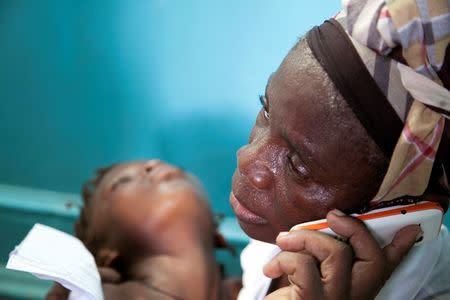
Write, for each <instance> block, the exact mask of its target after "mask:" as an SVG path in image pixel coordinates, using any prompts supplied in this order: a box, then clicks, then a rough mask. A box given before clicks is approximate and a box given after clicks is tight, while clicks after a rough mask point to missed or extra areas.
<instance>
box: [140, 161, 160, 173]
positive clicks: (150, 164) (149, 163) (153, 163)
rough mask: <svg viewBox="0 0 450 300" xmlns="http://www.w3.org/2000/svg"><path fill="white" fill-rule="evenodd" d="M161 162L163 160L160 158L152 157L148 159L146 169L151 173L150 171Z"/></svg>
mask: <svg viewBox="0 0 450 300" xmlns="http://www.w3.org/2000/svg"><path fill="white" fill-rule="evenodd" d="M160 164H162V162H161V161H160V160H158V159H151V160H149V161H146V162H145V164H144V168H145V171H146V172H147V173H149V172H150V171H152V170H153V169H154V168H155V167H156V166H157V165H160Z"/></svg>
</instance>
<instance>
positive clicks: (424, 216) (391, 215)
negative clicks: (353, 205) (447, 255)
mask: <svg viewBox="0 0 450 300" xmlns="http://www.w3.org/2000/svg"><path fill="white" fill-rule="evenodd" d="M443 215H444V210H443V209H442V207H441V206H440V205H439V203H436V202H430V201H421V202H418V203H415V204H408V205H397V206H391V207H385V208H380V209H375V210H372V211H369V212H367V213H365V214H352V216H354V217H356V218H358V219H360V220H362V221H363V222H364V223H365V224H366V226H367V228H368V229H369V230H370V232H371V233H372V235H373V236H374V237H375V239H376V240H377V242H378V243H379V245H380V246H381V247H384V246H386V245H387V244H389V243H390V242H391V241H392V239H393V238H394V235H395V233H396V232H397V231H399V230H400V229H401V228H403V227H405V226H407V225H411V224H419V225H420V227H421V228H422V231H423V235H422V237H420V238H418V240H417V241H416V244H415V245H419V244H421V243H424V242H427V241H430V240H433V239H434V238H436V237H437V236H438V234H439V231H440V229H441V225H442V220H443ZM298 229H310V230H318V231H321V232H324V233H326V234H329V235H332V236H336V237H337V234H336V233H334V232H333V231H332V230H331V229H330V228H329V227H328V223H327V220H326V219H322V220H317V221H312V222H306V223H302V224H298V225H295V226H294V227H292V228H291V231H292V230H298Z"/></svg>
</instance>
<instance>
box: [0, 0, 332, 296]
mask: <svg viewBox="0 0 450 300" xmlns="http://www.w3.org/2000/svg"><path fill="white" fill-rule="evenodd" d="M339 6H340V1H339V0H332V1H329V0H328V1H300V0H283V1H274V0H271V1H269V0H228V1H218V0H189V1H186V0H148V1H144V0H132V1H126V0H122V1H119V0H105V1H100V0H90V1H87V0H78V1H68V0H67V1H50V0H2V1H0V99H1V100H0V236H1V237H2V242H1V244H0V298H1V299H6V298H5V297H6V296H4V295H9V296H13V297H14V298H16V299H17V298H20V299H42V297H43V295H44V294H45V290H46V288H47V287H48V284H49V283H48V282H43V281H40V280H37V279H34V278H33V277H32V276H31V275H30V276H27V275H26V274H23V273H19V272H13V271H8V270H5V269H4V268H2V267H1V266H2V265H4V264H5V263H6V260H7V256H8V253H9V251H11V250H12V249H13V248H14V246H15V245H16V244H17V243H19V242H20V240H22V238H23V237H24V235H25V234H26V232H27V231H28V230H29V229H30V228H31V226H32V225H33V224H34V223H36V222H41V223H44V224H47V225H51V226H54V227H57V228H60V229H62V230H65V231H67V232H71V228H72V223H73V221H74V219H75V218H76V217H77V214H78V205H79V203H80V202H79V201H80V200H79V197H78V196H77V193H78V192H79V189H80V186H81V183H82V182H83V181H84V180H86V179H88V178H89V177H90V176H91V174H92V173H93V171H94V170H95V169H96V168H98V167H100V166H105V165H109V164H111V163H114V162H117V161H123V160H130V159H147V158H155V157H157V158H160V159H163V160H166V161H168V162H170V163H174V164H177V165H180V166H182V167H183V168H185V169H187V170H189V171H191V172H193V173H194V174H196V175H197V176H198V177H199V178H200V179H201V181H202V182H203V183H204V185H205V188H206V190H207V191H208V194H209V196H210V199H211V203H212V207H213V210H214V211H215V212H221V213H225V214H226V215H227V216H228V217H227V218H226V219H225V220H224V223H223V224H222V227H221V231H222V232H224V234H225V235H226V237H227V239H228V240H229V241H230V242H231V244H232V245H233V246H235V247H236V249H237V250H238V251H239V250H240V249H242V247H243V246H244V245H245V243H246V241H247V240H246V237H245V235H244V234H243V233H242V232H241V231H240V229H239V227H238V226H237V224H236V221H235V220H234V219H233V217H232V212H231V209H230V207H229V205H228V194H229V191H230V179H231V175H232V173H233V171H234V169H235V165H236V155H235V152H236V150H237V149H238V148H239V147H240V146H241V145H243V144H245V143H246V141H247V138H248V134H249V131H250V128H251V126H252V124H253V121H254V119H255V116H256V114H257V111H258V110H259V108H260V105H259V100H258V95H259V94H261V93H263V92H264V88H265V85H266V81H267V78H268V77H269V75H270V74H271V73H272V72H273V71H274V70H275V69H276V68H277V67H278V65H279V64H280V62H281V60H282V58H283V57H284V56H285V55H286V53H287V52H288V51H289V49H290V48H291V47H292V46H293V45H294V44H295V42H296V40H297V38H298V37H299V36H301V35H302V34H303V33H305V32H306V30H307V29H308V28H310V27H312V26H313V25H317V24H319V23H321V22H322V21H323V20H324V19H327V18H329V17H330V16H332V15H334V13H335V12H336V11H337V10H338V8H339ZM69 204H70V205H69ZM217 257H218V259H219V260H220V261H221V262H222V263H224V264H226V271H227V272H228V273H229V274H238V273H239V260H238V257H231V256H230V255H229V253H217Z"/></svg>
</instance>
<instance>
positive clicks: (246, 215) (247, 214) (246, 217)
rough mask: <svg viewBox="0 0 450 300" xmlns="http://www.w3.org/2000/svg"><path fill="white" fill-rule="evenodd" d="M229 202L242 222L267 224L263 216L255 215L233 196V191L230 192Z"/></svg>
mask: <svg viewBox="0 0 450 300" xmlns="http://www.w3.org/2000/svg"><path fill="white" fill-rule="evenodd" d="M230 204H231V207H232V208H233V210H234V213H235V214H236V217H237V218H238V219H239V220H241V221H242V222H244V223H249V224H259V225H264V224H267V223H268V222H267V220H266V219H264V218H263V217H260V216H258V215H256V214H255V213H253V212H251V211H250V210H248V209H247V208H246V207H244V206H243V205H242V204H241V203H240V202H239V200H238V199H237V198H236V196H234V194H233V192H231V194H230Z"/></svg>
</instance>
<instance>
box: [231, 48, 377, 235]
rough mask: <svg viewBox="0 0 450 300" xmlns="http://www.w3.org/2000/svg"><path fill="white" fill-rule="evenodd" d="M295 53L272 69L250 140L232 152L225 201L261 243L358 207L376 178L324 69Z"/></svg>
mask: <svg viewBox="0 0 450 300" xmlns="http://www.w3.org/2000/svg"><path fill="white" fill-rule="evenodd" d="M301 58H302V53H301V51H299V50H298V49H296V48H295V49H293V50H291V52H290V53H289V54H288V56H287V57H286V58H285V60H284V61H283V63H282V64H281V66H280V67H279V69H278V70H277V72H276V73H274V74H273V75H272V76H271V78H270V79H269V82H268V85H267V87H266V94H265V97H264V99H263V101H262V102H264V107H263V109H261V111H260V112H259V114H258V116H257V119H256V123H255V125H254V127H253V129H252V131H251V134H250V138H249V143H248V144H247V145H245V146H243V147H242V148H240V149H239V151H238V153H237V169H236V171H235V173H234V175H233V182H232V193H231V195H230V202H231V205H232V207H233V210H234V212H235V213H236V216H237V218H238V221H239V223H240V225H241V227H242V228H243V230H244V231H245V232H246V233H247V234H248V235H249V236H250V237H252V238H255V239H258V240H262V241H266V242H272V243H273V242H274V241H275V238H276V236H277V235H278V233H279V232H281V231H287V230H289V229H290V228H291V227H292V226H293V225H296V224H299V223H303V222H306V221H311V220H316V219H321V218H324V217H325V216H326V213H327V212H328V211H329V210H331V209H333V208H338V209H341V210H344V211H351V210H354V209H357V208H361V207H362V205H363V204H364V203H363V202H364V201H367V200H369V199H368V197H370V195H373V194H374V193H375V192H376V190H375V189H376V187H377V186H378V185H379V182H372V181H371V174H372V173H373V172H372V171H371V169H370V168H369V166H368V163H367V158H365V157H364V156H363V155H361V154H360V151H359V146H357V145H356V144H355V143H354V142H350V141H349V139H348V136H349V135H350V134H354V133H352V132H351V130H352V129H351V128H350V129H349V128H347V129H346V128H345V126H342V125H341V120H342V118H340V117H341V116H339V115H338V114H337V113H336V112H335V111H334V110H333V101H334V100H332V99H331V97H334V96H333V95H327V93H326V92H325V91H326V90H327V87H326V83H324V81H323V79H322V78H321V76H323V75H322V72H317V71H314V70H311V68H309V66H308V63H305V62H303V61H302V59H301ZM328 90H329V88H328ZM346 117H347V116H346ZM354 140H355V139H352V141H354ZM362 198H365V199H362Z"/></svg>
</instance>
